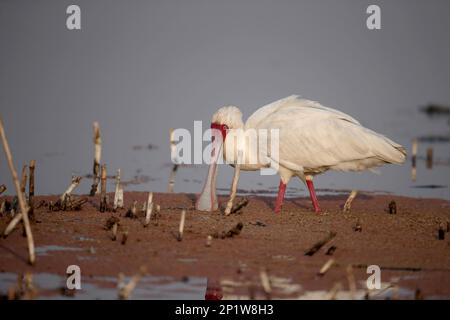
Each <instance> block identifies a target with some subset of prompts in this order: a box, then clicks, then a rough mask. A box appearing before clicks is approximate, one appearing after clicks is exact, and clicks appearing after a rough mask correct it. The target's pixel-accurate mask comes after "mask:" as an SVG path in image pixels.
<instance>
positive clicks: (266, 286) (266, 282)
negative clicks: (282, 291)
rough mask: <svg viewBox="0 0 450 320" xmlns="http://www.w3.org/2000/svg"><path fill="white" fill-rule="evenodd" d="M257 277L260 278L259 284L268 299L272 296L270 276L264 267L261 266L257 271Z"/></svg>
mask: <svg viewBox="0 0 450 320" xmlns="http://www.w3.org/2000/svg"><path fill="white" fill-rule="evenodd" d="M259 278H260V279H261V286H262V288H263V290H264V294H265V295H266V299H267V300H270V299H271V297H272V285H271V284H270V278H269V275H268V274H267V270H266V269H265V268H262V269H261V271H260V272H259Z"/></svg>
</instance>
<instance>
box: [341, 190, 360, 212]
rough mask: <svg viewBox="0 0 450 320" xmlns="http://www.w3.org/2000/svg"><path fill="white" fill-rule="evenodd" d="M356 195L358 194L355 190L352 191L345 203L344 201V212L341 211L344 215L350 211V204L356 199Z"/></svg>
mask: <svg viewBox="0 0 450 320" xmlns="http://www.w3.org/2000/svg"><path fill="white" fill-rule="evenodd" d="M357 194H358V191H357V190H352V192H351V193H350V195H349V196H348V199H347V201H345V205H344V210H343V211H344V213H350V210H351V209H352V202H353V200H354V199H355V198H356V196H357Z"/></svg>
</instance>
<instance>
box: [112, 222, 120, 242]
mask: <svg viewBox="0 0 450 320" xmlns="http://www.w3.org/2000/svg"><path fill="white" fill-rule="evenodd" d="M118 227H119V225H118V224H117V222H116V223H114V225H113V226H112V241H116V240H117V228H118Z"/></svg>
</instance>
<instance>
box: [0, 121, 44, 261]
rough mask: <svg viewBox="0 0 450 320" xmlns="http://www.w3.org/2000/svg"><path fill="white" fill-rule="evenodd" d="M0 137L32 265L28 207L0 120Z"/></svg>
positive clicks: (33, 256) (32, 243)
mask: <svg viewBox="0 0 450 320" xmlns="http://www.w3.org/2000/svg"><path fill="white" fill-rule="evenodd" d="M0 136H1V138H2V143H3V148H4V150H5V154H6V158H7V160H8V166H9V170H10V171H11V175H12V178H13V182H14V186H15V188H16V193H17V198H18V200H19V207H20V211H21V216H22V217H23V222H24V225H25V234H26V236H27V242H28V253H29V259H28V262H29V263H30V264H31V265H33V264H34V262H35V252H34V241H33V234H32V233H31V227H30V220H29V219H28V206H27V204H26V201H25V197H24V194H23V193H22V191H21V188H20V183H19V177H18V176H17V171H16V168H15V167H14V162H13V159H12V155H11V150H10V148H9V144H8V140H7V139H6V134H5V129H4V127H3V121H2V119H1V118H0Z"/></svg>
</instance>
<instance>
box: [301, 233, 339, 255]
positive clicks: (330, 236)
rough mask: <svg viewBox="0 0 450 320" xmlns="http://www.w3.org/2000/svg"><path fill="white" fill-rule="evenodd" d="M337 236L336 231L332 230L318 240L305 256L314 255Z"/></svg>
mask: <svg viewBox="0 0 450 320" xmlns="http://www.w3.org/2000/svg"><path fill="white" fill-rule="evenodd" d="M335 236H336V232H333V231H331V232H330V233H329V234H328V236H326V238H324V239H322V240H320V241H318V242H316V243H315V244H314V245H313V246H312V247H311V248H309V249H308V250H306V251H305V256H312V255H314V254H315V253H316V252H317V251H319V250H320V248H322V247H323V246H324V245H325V244H327V243H328V242H329V241H330V240H331V239H333V238H334V237H335Z"/></svg>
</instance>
